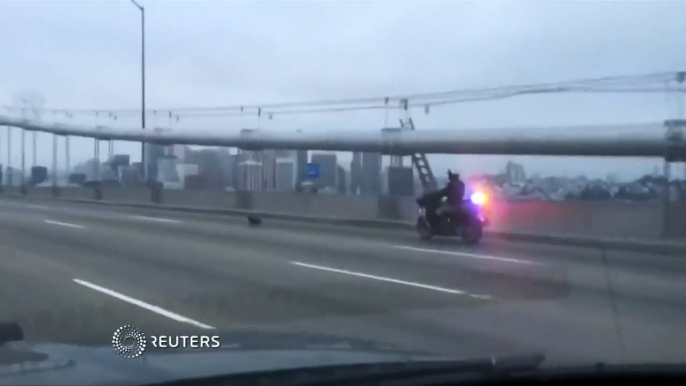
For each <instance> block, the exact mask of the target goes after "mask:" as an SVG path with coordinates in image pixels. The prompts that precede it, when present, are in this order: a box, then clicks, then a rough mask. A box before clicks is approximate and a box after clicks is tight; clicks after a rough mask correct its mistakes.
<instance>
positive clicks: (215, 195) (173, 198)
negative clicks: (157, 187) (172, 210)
mask: <svg viewBox="0 0 686 386" xmlns="http://www.w3.org/2000/svg"><path fill="white" fill-rule="evenodd" d="M162 203H163V204H165V205H174V206H191V207H209V208H229V209H231V208H235V207H236V193H235V192H224V191H221V190H176V189H174V190H173V189H168V190H164V191H163V192H162Z"/></svg>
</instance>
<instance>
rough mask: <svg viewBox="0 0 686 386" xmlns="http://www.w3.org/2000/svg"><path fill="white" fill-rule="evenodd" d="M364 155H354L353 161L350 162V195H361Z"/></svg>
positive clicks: (358, 153) (356, 153)
mask: <svg viewBox="0 0 686 386" xmlns="http://www.w3.org/2000/svg"><path fill="white" fill-rule="evenodd" d="M362 178H363V177H362V153H360V152H355V153H353V160H352V161H351V162H350V193H351V194H355V195H357V194H359V193H360V189H361V188H362Z"/></svg>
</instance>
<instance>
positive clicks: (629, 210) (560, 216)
mask: <svg viewBox="0 0 686 386" xmlns="http://www.w3.org/2000/svg"><path fill="white" fill-rule="evenodd" d="M492 205H493V208H492V210H491V211H490V212H491V221H492V225H493V227H494V228H496V229H500V230H518V231H526V232H531V231H537V232H548V233H558V234H569V235H580V236H594V235H602V236H607V237H640V238H657V237H661V236H662V235H663V226H664V224H663V218H664V206H663V203H661V202H646V203H631V202H612V201H610V202H587V201H563V202H550V201H517V202H494V203H492Z"/></svg>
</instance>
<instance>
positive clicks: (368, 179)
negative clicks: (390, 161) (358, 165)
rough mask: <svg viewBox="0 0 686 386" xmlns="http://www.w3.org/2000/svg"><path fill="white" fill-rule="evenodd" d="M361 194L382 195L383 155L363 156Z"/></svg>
mask: <svg viewBox="0 0 686 386" xmlns="http://www.w3.org/2000/svg"><path fill="white" fill-rule="evenodd" d="M360 192H361V194H369V195H378V194H380V193H381V153H363V154H362V186H361V189H360Z"/></svg>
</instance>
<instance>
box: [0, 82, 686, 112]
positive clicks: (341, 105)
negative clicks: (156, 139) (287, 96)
mask: <svg viewBox="0 0 686 386" xmlns="http://www.w3.org/2000/svg"><path fill="white" fill-rule="evenodd" d="M681 75H683V72H662V73H652V74H645V75H634V76H615V77H605V78H593V79H579V80H572V81H566V82H557V83H542V84H528V85H527V84H524V85H514V86H501V87H492V88H482V89H462V90H451V91H444V92H430V93H419V94H407V95H404V96H400V95H396V96H390V97H365V98H349V99H335V100H333V99H332V100H315V101H304V102H288V103H269V104H260V105H257V104H251V105H233V106H219V107H182V108H164V109H150V110H146V111H148V112H152V113H158V112H163V113H167V112H169V113H171V112H174V114H175V115H177V116H184V117H211V116H224V117H226V116H245V115H250V114H258V116H259V115H261V114H262V113H263V112H264V113H265V114H271V115H272V116H273V115H283V114H306V113H320V112H335V111H355V110H376V109H386V108H391V107H390V105H389V104H390V103H391V102H393V103H402V102H403V101H406V100H410V99H411V100H412V103H411V106H412V107H426V106H441V105H447V104H453V103H462V102H473V101H485V100H494V99H503V98H510V97H514V96H519V95H533V94H544V93H563V92H588V93H632V92H633V93H654V92H657V93H659V92H667V93H671V92H686V90H685V89H683V88H681V89H674V88H669V87H664V86H663V87H661V88H655V87H645V88H640V87H636V85H638V84H645V83H657V82H662V84H664V82H669V81H675V80H677V79H678V77H679V76H681ZM622 86H624V87H622ZM370 104H372V105H371V106H369V105H370ZM360 105H361V106H360ZM326 106H337V107H328V108H326ZM1 107H4V108H5V109H8V110H10V111H19V110H21V108H20V107H15V106H1ZM298 107H324V108H321V109H298V110H291V111H281V110H288V109H292V108H298ZM409 107H410V105H408V108H409ZM41 111H43V112H50V113H53V114H65V115H67V116H73V115H76V114H96V115H97V114H99V113H108V114H109V115H110V117H112V116H115V119H116V116H123V115H129V114H139V113H140V109H97V110H94V109H41Z"/></svg>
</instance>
